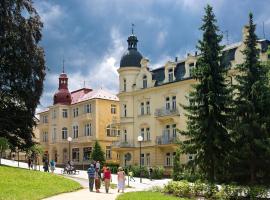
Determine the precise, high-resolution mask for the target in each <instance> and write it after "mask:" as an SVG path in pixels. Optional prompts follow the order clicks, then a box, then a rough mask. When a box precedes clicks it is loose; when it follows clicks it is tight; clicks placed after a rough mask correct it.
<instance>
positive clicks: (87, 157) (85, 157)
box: [83, 147, 92, 160]
mask: <svg viewBox="0 0 270 200" xmlns="http://www.w3.org/2000/svg"><path fill="white" fill-rule="evenodd" d="M91 153H92V147H84V148H83V160H90V156H91Z"/></svg>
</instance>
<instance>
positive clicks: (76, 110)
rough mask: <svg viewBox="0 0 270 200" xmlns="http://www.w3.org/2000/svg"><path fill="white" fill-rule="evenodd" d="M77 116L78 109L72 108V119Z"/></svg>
mask: <svg viewBox="0 0 270 200" xmlns="http://www.w3.org/2000/svg"><path fill="white" fill-rule="evenodd" d="M78 115H79V108H73V117H78Z"/></svg>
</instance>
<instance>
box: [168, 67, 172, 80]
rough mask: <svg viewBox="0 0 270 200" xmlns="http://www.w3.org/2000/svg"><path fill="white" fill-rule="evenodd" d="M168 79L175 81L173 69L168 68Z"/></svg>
mask: <svg viewBox="0 0 270 200" xmlns="http://www.w3.org/2000/svg"><path fill="white" fill-rule="evenodd" d="M168 81H169V82H173V69H172V68H170V69H168Z"/></svg>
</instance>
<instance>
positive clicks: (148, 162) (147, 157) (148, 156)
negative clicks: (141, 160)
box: [146, 153, 150, 166]
mask: <svg viewBox="0 0 270 200" xmlns="http://www.w3.org/2000/svg"><path fill="white" fill-rule="evenodd" d="M146 165H147V166H150V153H147V154H146Z"/></svg>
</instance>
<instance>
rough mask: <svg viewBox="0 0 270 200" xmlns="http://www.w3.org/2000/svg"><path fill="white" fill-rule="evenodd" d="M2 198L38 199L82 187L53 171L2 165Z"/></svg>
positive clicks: (0, 168)
mask: <svg viewBox="0 0 270 200" xmlns="http://www.w3.org/2000/svg"><path fill="white" fill-rule="evenodd" d="M0 177H1V178H0V191H1V192H0V199H1V200H16V199H20V200H38V199H44V198H46V197H50V196H53V195H56V194H60V193H64V192H71V191H75V190H78V189H81V185H80V184H79V183H77V182H75V181H73V180H70V179H67V178H64V177H62V176H56V175H53V174H51V173H44V172H39V171H32V170H26V169H20V168H14V167H6V166H0Z"/></svg>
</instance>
